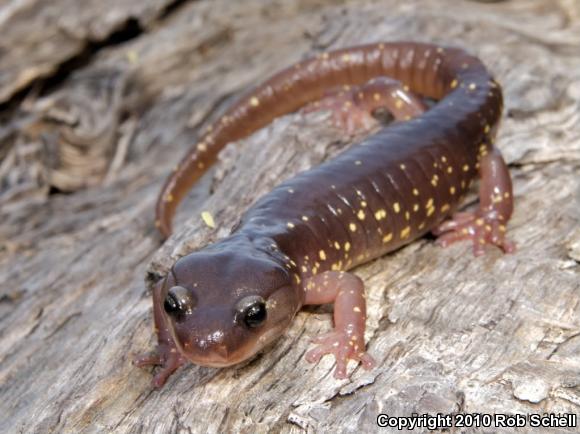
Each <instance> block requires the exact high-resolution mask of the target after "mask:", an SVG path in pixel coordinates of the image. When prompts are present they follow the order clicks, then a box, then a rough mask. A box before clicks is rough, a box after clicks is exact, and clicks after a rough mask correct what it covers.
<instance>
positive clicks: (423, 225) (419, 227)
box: [418, 222, 425, 230]
mask: <svg viewBox="0 0 580 434" xmlns="http://www.w3.org/2000/svg"><path fill="white" fill-rule="evenodd" d="M424 227H425V222H422V223H421V224H420V225H419V226H418V229H419V230H423V228H424Z"/></svg>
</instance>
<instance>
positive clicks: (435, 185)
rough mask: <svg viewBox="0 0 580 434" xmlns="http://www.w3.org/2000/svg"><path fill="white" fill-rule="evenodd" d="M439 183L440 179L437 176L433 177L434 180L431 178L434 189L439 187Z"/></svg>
mask: <svg viewBox="0 0 580 434" xmlns="http://www.w3.org/2000/svg"><path fill="white" fill-rule="evenodd" d="M438 181H439V177H438V176H437V175H433V178H431V185H432V186H433V187H437V182H438Z"/></svg>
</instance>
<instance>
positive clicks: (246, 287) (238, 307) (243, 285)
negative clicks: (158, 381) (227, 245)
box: [158, 246, 301, 367]
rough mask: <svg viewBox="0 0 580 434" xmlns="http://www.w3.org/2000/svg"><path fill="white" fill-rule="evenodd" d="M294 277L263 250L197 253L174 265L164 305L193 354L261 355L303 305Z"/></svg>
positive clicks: (212, 359) (229, 361) (233, 358)
mask: <svg viewBox="0 0 580 434" xmlns="http://www.w3.org/2000/svg"><path fill="white" fill-rule="evenodd" d="M238 247H239V246H238ZM291 277H292V276H291V275H290V273H289V272H288V270H287V269H286V268H285V267H284V266H282V265H281V264H280V263H279V262H276V261H275V260H274V259H273V258H270V257H268V256H267V255H266V254H264V253H262V252H257V251H255V252H249V253H248V252H247V249H244V248H236V249H233V248H231V249H225V250H224V249H221V250H220V249H218V250H208V251H200V252H195V253H192V254H190V255H188V256H185V257H183V258H181V259H180V260H179V261H177V262H176V263H175V265H174V266H173V268H172V271H171V273H170V274H169V275H168V276H167V278H166V279H165V282H164V284H163V288H162V290H161V294H160V295H161V297H160V299H159V300H158V303H161V304H162V305H163V306H162V308H161V309H159V310H160V311H161V312H162V314H163V315H165V318H166V320H167V323H168V326H169V329H170V332H171V334H172V336H173V339H174V341H175V344H176V346H177V348H178V349H179V351H180V352H181V353H182V354H183V355H184V356H185V357H186V358H187V359H189V360H190V361H191V362H193V363H196V364H199V365H203V366H214V367H221V366H229V365H233V364H236V363H239V362H242V361H244V360H246V359H248V358H250V357H251V356H253V355H255V354H256V353H257V352H258V351H259V350H260V349H262V348H263V347H264V346H266V345H267V344H268V343H270V342H272V341H273V340H274V339H276V338H277V337H279V336H280V335H281V334H282V333H283V332H284V330H285V329H286V328H287V327H288V325H289V324H290V322H291V320H292V318H293V317H294V314H295V313H296V312H297V310H298V309H299V308H300V304H301V299H300V296H299V295H298V294H299V292H298V288H296V287H295V285H294V284H293V283H292V279H291ZM159 307H161V306H159Z"/></svg>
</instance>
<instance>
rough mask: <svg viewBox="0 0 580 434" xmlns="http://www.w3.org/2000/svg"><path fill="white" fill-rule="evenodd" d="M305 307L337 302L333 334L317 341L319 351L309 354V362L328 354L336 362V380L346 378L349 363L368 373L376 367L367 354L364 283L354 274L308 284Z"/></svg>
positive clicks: (322, 277) (334, 273)
mask: <svg viewBox="0 0 580 434" xmlns="http://www.w3.org/2000/svg"><path fill="white" fill-rule="evenodd" d="M305 289H306V300H305V303H304V304H326V303H332V302H334V330H333V331H332V332H330V333H326V334H324V335H321V336H318V337H316V338H315V339H314V340H313V342H315V343H316V344H318V345H317V346H316V348H314V349H312V350H310V351H309V352H308V353H306V360H308V361H309V362H311V363H315V362H318V361H319V360H320V358H321V357H322V356H324V355H325V354H333V355H334V357H335V359H336V370H335V372H334V377H335V378H347V377H348V376H347V374H346V365H347V362H348V359H352V360H355V361H357V362H361V363H362V366H363V367H364V368H365V369H370V368H372V367H373V366H374V365H375V362H374V360H373V358H372V357H371V356H369V355H368V354H366V352H365V341H364V331H365V321H366V303H365V295H364V285H363V282H362V281H361V280H360V279H359V278H358V277H357V276H355V275H354V274H350V273H346V272H343V271H326V272H324V273H322V274H319V275H316V276H313V277H310V278H309V279H307V280H306V282H305Z"/></svg>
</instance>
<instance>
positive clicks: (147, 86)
mask: <svg viewBox="0 0 580 434" xmlns="http://www.w3.org/2000/svg"><path fill="white" fill-rule="evenodd" d="M226 6H227V7H226ZM579 28H580V7H579V6H578V5H577V3H576V2H573V1H567V0H561V1H558V2H552V1H547V0H546V1H532V0H529V1H519V2H500V3H494V4H482V3H478V2H457V1H455V0H453V1H446V0H436V1H435V0H434V1H432V2H422V1H420V0H414V1H410V2H397V1H395V0H385V1H377V2H374V3H369V2H362V1H348V2H343V3H342V4H340V5H338V6H337V5H336V4H335V2H331V1H324V0H318V1H315V0H312V1H299V0H295V1H289V2H279V3H268V4H266V3H265V2H262V1H259V0H252V1H245V2H231V1H226V0H221V1H214V2H192V3H189V4H186V5H184V6H183V7H182V8H181V9H180V11H179V13H177V14H174V15H173V16H171V17H170V18H169V19H168V20H166V21H164V22H163V25H161V26H159V27H154V28H152V29H150V30H148V31H147V32H145V33H144V34H142V35H141V36H140V37H139V38H137V39H135V40H133V41H130V42H129V43H127V44H124V45H122V46H115V47H111V48H110V49H107V50H102V52H100V53H99V54H98V55H97V56H96V57H95V58H94V59H93V60H92V61H91V62H90V63H89V64H88V65H87V66H85V67H83V68H82V69H81V70H79V71H78V73H77V74H74V75H73V76H72V77H70V78H69V79H67V80H65V82H64V83H63V85H62V87H61V88H60V89H59V90H58V92H62V95H66V93H67V92H74V87H71V86H70V84H71V83H72V82H71V81H69V80H74V79H75V76H76V77H78V76H83V74H84V76H86V75H87V74H91V73H93V72H95V71H105V70H111V69H114V70H116V71H121V72H123V73H125V74H126V76H125V77H126V79H127V84H126V88H125V89H124V92H123V104H124V105H125V106H126V107H127V109H126V110H127V113H128V117H127V118H125V119H119V123H120V126H121V127H126V125H127V123H128V122H132V123H133V124H134V134H133V135H132V136H131V139H130V142H129V144H128V145H127V149H126V158H124V159H123V160H124V161H125V164H124V165H121V167H122V169H121V170H119V171H117V172H115V173H114V174H112V175H111V176H110V177H108V178H107V180H106V183H105V185H100V186H93V187H91V188H90V189H87V190H85V191H79V192H77V193H74V194H71V195H51V196H47V195H46V194H43V192H42V191H41V190H38V191H36V192H35V193H34V194H30V195H29V196H27V195H24V196H18V197H15V198H14V199H13V200H8V201H4V202H2V203H1V205H0V218H2V223H1V224H0V240H3V243H2V247H0V414H2V415H8V417H2V418H0V431H1V432H27V433H28V432H75V433H76V432H103V431H113V432H266V431H272V432H280V431H281V432H299V431H304V430H305V431H308V432H355V431H358V432H367V431H369V432H373V431H375V430H376V425H375V421H376V416H377V414H378V413H379V412H382V413H388V414H391V415H410V414H411V413H414V412H416V413H420V414H421V413H424V412H432V413H438V412H441V413H452V412H485V413H489V412H496V413H505V412H509V413H516V412H518V413H543V412H555V413H557V412H573V413H576V414H579V413H580V411H579V409H580V370H579V368H580V358H579V356H578V350H579V347H580V322H579V320H578V318H580V291H579V290H580V283H579V282H580V279H579V274H580V265H579V263H578V261H577V259H575V256H574V252H575V250H574V249H575V247H574V246H576V244H577V237H578V234H577V227H578V225H579V223H580V212H579V209H580V203H579V202H580V191H579V186H578V173H579V172H578V171H579V170H580V122H579V121H580V111H579V110H578V108H579V107H580V91H579V89H580V74H579V73H578V71H580V56H579V55H578V52H579V50H580V42H579V41H578V34H579V33H578V29H579ZM394 39H417V40H424V41H433V42H439V43H444V44H452V45H460V46H463V47H465V48H467V49H469V50H470V51H472V52H474V53H475V54H477V55H479V56H480V57H482V58H483V60H484V61H485V62H486V64H488V65H489V67H490V69H491V70H492V71H493V72H494V73H495V74H496V75H497V78H498V80H499V81H500V83H502V84H503V86H504V91H505V100H506V110H505V116H504V122H503V124H502V126H501V128H500V136H499V138H498V143H499V146H500V147H501V149H502V151H503V152H504V154H505V155H506V156H507V158H508V161H509V162H510V163H511V164H512V174H513V176H514V186H515V197H516V211H515V215H514V218H513V220H512V222H511V223H510V226H509V234H510V236H511V238H512V239H514V240H515V241H516V242H517V244H518V251H517V252H516V253H515V254H513V255H502V254H501V253H500V252H499V251H496V250H493V249H491V250H490V251H489V252H488V254H487V255H485V256H484V257H481V258H477V259H475V258H473V257H472V255H471V249H470V246H469V245H466V244H460V245H456V246H453V247H451V248H449V249H445V250H442V249H441V248H439V247H437V246H435V245H434V244H433V243H432V241H430V240H427V239H424V240H420V241H418V242H415V243H413V244H411V245H410V246H408V247H405V248H403V249H401V250H399V251H398V252H396V253H394V254H392V255H388V256H386V257H384V258H381V259H378V260H376V261H373V262H372V263H370V264H368V265H365V266H363V267H360V268H358V269H357V270H356V273H357V274H358V275H360V276H361V277H362V278H363V280H364V281H365V283H366V287H367V290H368V302H369V307H368V312H369V327H368V333H367V338H368V341H369V352H370V353H371V354H372V355H373V356H374V357H375V358H376V359H377V361H378V362H379V366H378V367H377V368H376V369H374V370H373V371H370V372H364V371H362V370H361V369H356V371H355V372H354V373H353V375H352V379H351V380H350V381H337V380H335V379H333V378H332V371H333V363H332V360H330V358H325V359H323V360H322V361H321V362H320V363H319V364H317V365H311V364H308V363H307V362H306V361H305V360H304V358H303V354H304V352H305V351H306V350H307V349H308V348H309V347H310V344H309V341H308V337H309V336H311V335H315V334H317V333H320V332H321V331H325V330H328V329H329V328H330V326H331V315H330V310H329V309H328V308H320V309H309V310H307V311H303V312H300V313H299V314H298V316H297V317H296V319H295V321H294V322H293V324H292V326H291V327H290V329H289V330H288V332H287V334H286V336H285V337H283V338H282V339H281V340H280V341H279V342H278V343H276V344H275V345H274V346H272V347H271V348H269V349H268V351H266V352H264V354H263V355H260V356H259V357H257V358H256V359H254V360H252V361H250V362H249V363H247V364H245V365H244V366H242V367H238V368H230V369H222V370H218V369H209V368H202V367H196V366H192V365H190V366H187V367H185V368H183V369H181V370H179V371H178V372H177V373H176V374H175V375H174V376H173V377H172V378H171V379H170V380H169V382H168V384H167V385H166V386H165V387H164V388H163V389H162V390H160V391H154V390H151V388H150V380H151V374H150V372H149V371H148V370H140V369H136V368H134V367H133V366H131V357H132V354H134V353H138V352H142V351H144V350H148V349H151V348H152V347H153V345H154V338H153V332H152V315H151V300H150V295H149V293H148V291H147V289H146V285H145V281H144V279H145V277H146V275H147V273H149V276H150V277H153V276H155V275H161V274H163V273H164V272H165V271H166V270H167V267H169V266H170V265H171V263H172V261H173V260H174V259H175V258H177V257H178V256H180V255H182V254H185V253H186V252H189V251H191V250H193V249H197V248H201V247H203V246H204V245H206V244H207V243H208V242H211V241H214V240H216V239H218V238H219V237H222V236H225V235H226V234H227V233H228V231H229V228H231V226H232V225H233V223H234V222H235V221H236V220H237V219H238V217H239V216H240V214H241V213H243V211H244V210H245V209H247V207H248V206H250V205H251V203H252V202H253V201H254V200H255V199H256V198H257V197H259V196H260V195H261V194H263V193H265V192H267V191H268V190H269V189H270V188H271V187H272V186H274V185H275V184H277V183H278V182H280V181H281V180H283V179H286V178H287V177H289V176H292V175H293V174H294V173H296V172H298V171H300V170H305V169H307V168H308V167H310V166H312V165H315V164H318V163H319V162H321V161H323V160H324V159H325V158H328V157H329V156H331V155H333V154H335V153H336V152H339V151H340V150H341V149H343V148H344V147H345V146H347V145H348V143H347V139H345V138H344V137H343V136H342V135H341V134H340V132H339V131H336V130H335V129H333V128H332V127H331V126H330V125H329V123H328V116H327V115H326V114H324V113H315V114H310V115H307V116H304V115H301V114H293V115H289V116H285V117H283V118H281V119H278V120H276V121H275V122H274V123H273V124H272V125H270V126H269V127H267V128H265V129H263V130H261V131H260V132H258V133H256V134H255V135H253V136H252V137H250V138H248V139H246V140H242V141H240V142H239V143H236V144H232V145H229V146H228V148H227V149H226V151H225V152H224V153H223V154H222V156H221V161H220V163H218V165H217V167H216V169H215V170H214V171H212V172H211V173H210V174H208V176H206V177H205V178H204V179H203V180H202V182H201V183H200V184H199V185H198V186H197V187H196V188H194V190H193V191H192V194H191V195H190V198H189V199H188V200H187V201H186V203H185V204H184V206H183V207H182V208H181V209H180V212H179V214H178V216H177V221H176V224H175V227H176V233H175V235H174V236H173V237H172V238H171V239H170V240H169V241H167V242H166V243H165V244H164V245H163V246H162V247H161V248H160V249H158V247H159V242H158V238H157V235H156V233H155V229H154V227H153V204H154V201H155V196H156V194H157V192H158V190H159V187H160V185H161V183H162V180H163V179H164V177H165V176H166V175H167V174H168V173H169V171H170V170H171V167H173V166H174V165H175V163H176V162H177V161H178V160H179V158H180V157H181V156H182V155H183V153H184V152H185V150H186V149H187V148H188V147H189V146H190V145H191V144H192V143H193V141H194V139H195V135H196V134H197V131H198V130H199V127H200V126H201V125H204V124H206V123H207V122H208V120H210V119H212V118H214V117H215V116H216V113H217V112H219V111H220V110H222V109H223V107H224V106H225V105H226V104H228V103H229V102H230V101H231V99H232V97H233V96H235V95H237V94H239V93H240V92H241V91H243V90H244V89H246V88H248V87H249V86H251V85H253V84H256V83H258V82H259V81H260V80H262V79H264V78H265V77H267V76H268V75H269V74H270V73H271V72H272V71H274V70H277V69H279V68H281V67H283V66H285V65H288V64H290V63H292V62H294V61H295V60H297V59H299V58H301V57H303V56H305V55H308V54H313V53H316V52H319V51H320V50H322V49H327V48H336V47H341V46H345V45H352V44H358V43H363V42H370V41H378V40H394ZM49 97H50V95H49ZM118 146H119V144H118V143H117V142H116V141H115V140H113V150H116V149H117V147H118ZM113 153H114V152H113ZM15 185H18V184H15ZM15 188H16V187H15ZM472 200H473V196H472V197H471V199H470V200H469V201H472ZM201 211H208V212H210V213H211V214H212V216H213V218H214V220H215V222H216V224H217V227H216V229H211V228H209V227H207V226H206V225H205V224H204V223H203V220H202V219H201V217H200V213H201ZM571 252H572V253H571ZM488 431H489V430H488ZM494 431H495V430H494ZM546 431H548V430H542V432H546ZM385 432H389V430H385ZM417 432H419V431H417ZM554 432H576V429H561V430H559V431H554Z"/></svg>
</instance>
